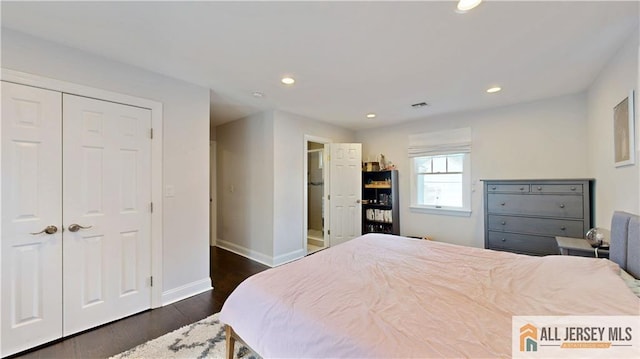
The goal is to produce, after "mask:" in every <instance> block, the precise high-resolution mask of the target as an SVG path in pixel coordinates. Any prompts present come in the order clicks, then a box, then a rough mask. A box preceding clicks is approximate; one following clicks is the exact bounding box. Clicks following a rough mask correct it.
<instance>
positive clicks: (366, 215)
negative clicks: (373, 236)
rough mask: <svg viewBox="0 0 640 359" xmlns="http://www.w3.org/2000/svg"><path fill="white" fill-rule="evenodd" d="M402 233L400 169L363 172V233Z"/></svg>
mask: <svg viewBox="0 0 640 359" xmlns="http://www.w3.org/2000/svg"><path fill="white" fill-rule="evenodd" d="M365 233H388V234H397V235H400V206H399V205H398V171H397V170H391V171H376V172H362V234H365Z"/></svg>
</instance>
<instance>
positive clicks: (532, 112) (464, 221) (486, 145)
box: [357, 94, 588, 247]
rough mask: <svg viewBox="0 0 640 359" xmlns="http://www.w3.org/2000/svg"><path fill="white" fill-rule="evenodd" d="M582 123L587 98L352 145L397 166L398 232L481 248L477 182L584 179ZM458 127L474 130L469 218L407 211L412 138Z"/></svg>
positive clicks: (419, 124)
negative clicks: (426, 235) (398, 193)
mask: <svg viewBox="0 0 640 359" xmlns="http://www.w3.org/2000/svg"><path fill="white" fill-rule="evenodd" d="M498 96H499V95H498ZM586 118H587V114H586V95H585V94H578V95H572V96H564V97H559V98H552V99H547V100H542V101H537V102H533V103H525V104H519V105H514V106H509V107H503V108H496V109H490V110H485V111H478V112H467V113H458V114H448V115H443V116H436V117H430V118H425V119H422V120H417V121H412V122H408V123H406V124H403V125H399V126H393V127H383V128H377V129H372V130H365V131H359V132H358V133H357V139H358V141H360V142H362V143H363V158H365V159H366V158H367V157H368V158H370V159H374V158H376V156H377V155H378V154H380V153H382V154H384V155H385V157H386V159H387V160H389V161H392V162H393V163H394V164H396V166H397V168H398V174H399V182H400V188H399V191H400V230H401V234H403V235H425V234H429V235H432V236H434V237H435V239H436V240H441V241H446V242H450V243H456V244H461V245H466V246H475V247H483V246H484V232H483V228H484V218H483V211H484V209H483V198H482V183H481V182H480V181H479V180H481V179H520V178H524V179H538V178H586V176H587V174H588V171H587V159H586V156H585V154H586V151H587V143H586V141H585V138H586V135H587V131H586ZM460 127H471V130H472V141H473V144H472V148H473V149H472V154H471V178H472V183H473V184H472V186H473V193H472V196H471V206H472V214H471V216H470V217H453V216H446V215H433V214H424V213H414V212H411V211H410V210H409V208H408V207H409V204H410V189H409V175H410V172H409V159H408V157H407V145H408V137H409V135H410V134H415V133H420V132H429V131H440V130H445V129H455V128H460Z"/></svg>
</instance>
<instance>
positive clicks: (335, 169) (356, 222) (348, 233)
mask: <svg viewBox="0 0 640 359" xmlns="http://www.w3.org/2000/svg"><path fill="white" fill-rule="evenodd" d="M329 146H330V147H331V159H330V161H329V163H330V171H329V172H330V174H329V176H330V178H331V188H330V190H329V193H330V196H331V198H330V199H329V203H330V204H331V224H330V226H331V234H330V235H329V238H330V242H331V245H332V246H335V245H337V244H340V243H343V242H346V241H348V240H351V239H354V238H355V237H358V236H360V235H361V234H362V216H361V214H362V205H361V204H360V202H361V199H362V144H360V143H331V144H330V145H329ZM325 147H326V145H325Z"/></svg>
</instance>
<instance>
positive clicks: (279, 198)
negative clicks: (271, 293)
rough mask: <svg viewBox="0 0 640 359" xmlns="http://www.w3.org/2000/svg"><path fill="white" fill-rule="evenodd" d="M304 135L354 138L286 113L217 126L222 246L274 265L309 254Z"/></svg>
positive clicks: (337, 128) (336, 128) (325, 125)
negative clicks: (305, 224) (305, 221)
mask: <svg viewBox="0 0 640 359" xmlns="http://www.w3.org/2000/svg"><path fill="white" fill-rule="evenodd" d="M305 135H312V136H317V137H324V138H329V139H332V140H333V141H334V142H349V141H353V139H354V134H353V132H352V131H349V130H345V129H343V128H340V127H336V126H333V125H329V124H327V123H324V122H320V121H315V120H312V119H309V118H305V117H302V116H297V115H293V114H289V113H286V112H282V111H273V112H263V113H259V114H256V115H253V116H249V117H247V118H243V119H240V120H236V121H233V122H229V123H226V124H223V125H220V126H217V127H216V137H217V143H218V223H219V225H218V241H217V245H218V246H219V247H222V248H226V249H229V250H232V251H234V252H236V253H239V254H242V255H244V256H246V257H249V258H252V259H254V260H258V261H260V262H262V263H265V264H267V265H270V266H273V265H278V264H281V263H284V262H286V261H290V260H292V259H296V258H300V257H302V256H304V254H305V248H304V245H305V243H306V241H305V238H306V230H305V229H303V228H302V227H303V223H304V217H303V215H304V191H305V190H306V189H305V188H304V178H305V175H306V171H305V168H304V156H306V153H305V151H304V136H305Z"/></svg>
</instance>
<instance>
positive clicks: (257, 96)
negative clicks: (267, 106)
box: [251, 91, 264, 98]
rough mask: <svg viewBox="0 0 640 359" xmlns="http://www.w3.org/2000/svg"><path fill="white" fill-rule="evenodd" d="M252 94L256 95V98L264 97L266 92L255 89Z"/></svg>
mask: <svg viewBox="0 0 640 359" xmlns="http://www.w3.org/2000/svg"><path fill="white" fill-rule="evenodd" d="M251 95H253V97H256V98H263V97H264V93H263V92H260V91H254V92H253V93H252V94H251Z"/></svg>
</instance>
